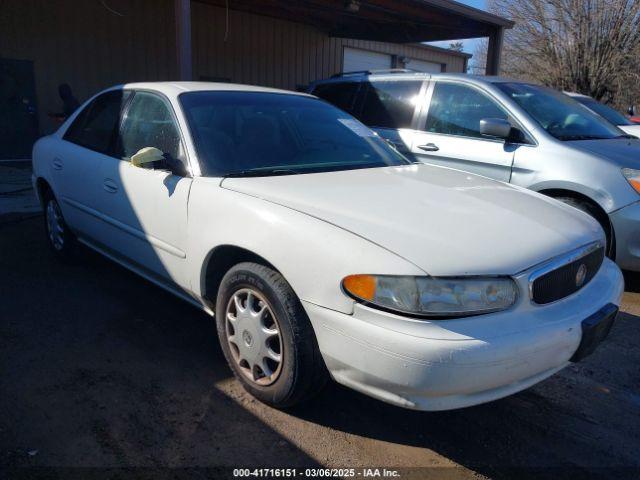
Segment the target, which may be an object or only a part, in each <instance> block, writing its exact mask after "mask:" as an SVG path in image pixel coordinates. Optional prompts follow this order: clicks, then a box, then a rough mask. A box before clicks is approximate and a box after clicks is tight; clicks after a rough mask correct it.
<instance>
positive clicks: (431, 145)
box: [418, 143, 440, 152]
mask: <svg viewBox="0 0 640 480" xmlns="http://www.w3.org/2000/svg"><path fill="white" fill-rule="evenodd" d="M418 148H419V149H420V150H424V151H425V152H437V151H438V150H440V147H438V146H437V145H436V144H435V143H427V144H426V145H418Z"/></svg>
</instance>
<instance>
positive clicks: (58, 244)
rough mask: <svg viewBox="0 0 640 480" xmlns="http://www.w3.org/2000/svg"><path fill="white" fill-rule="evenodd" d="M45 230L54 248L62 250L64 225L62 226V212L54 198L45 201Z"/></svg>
mask: <svg viewBox="0 0 640 480" xmlns="http://www.w3.org/2000/svg"><path fill="white" fill-rule="evenodd" d="M46 214H47V230H48V232H47V233H48V234H49V240H50V241H51V244H52V245H53V248H55V249H56V250H62V247H64V236H63V233H64V227H63V226H62V225H63V223H62V214H61V213H60V208H59V207H58V204H57V203H56V201H55V200H49V203H47V212H46Z"/></svg>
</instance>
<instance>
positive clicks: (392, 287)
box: [342, 275, 518, 317]
mask: <svg viewBox="0 0 640 480" xmlns="http://www.w3.org/2000/svg"><path fill="white" fill-rule="evenodd" d="M342 288H343V290H344V291H345V292H346V293H347V294H349V295H350V296H351V297H353V298H355V299H356V300H359V301H361V302H364V303H367V304H370V305H373V306H377V307H381V308H383V309H388V310H393V311H396V312H400V313H409V314H414V315H421V316H422V315H423V316H429V317H458V316H468V315H479V314H482V313H489V312H497V311H499V310H504V309H506V308H509V307H510V306H511V305H513V304H514V303H515V301H516V298H517V297H518V287H517V286H516V284H515V282H514V281H513V280H512V279H511V278H509V277H466V278H465V277H410V276H393V275H349V276H348V277H345V278H344V279H343V280H342Z"/></svg>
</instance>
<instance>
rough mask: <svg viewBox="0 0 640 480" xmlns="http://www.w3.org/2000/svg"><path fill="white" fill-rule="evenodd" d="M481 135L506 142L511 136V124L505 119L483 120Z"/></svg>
mask: <svg viewBox="0 0 640 480" xmlns="http://www.w3.org/2000/svg"><path fill="white" fill-rule="evenodd" d="M480 134H481V135H486V136H487V137H497V138H503V139H505V140H506V139H508V138H509V137H510V136H511V124H510V123H509V122H508V121H507V120H504V119H503V118H483V119H482V120H480Z"/></svg>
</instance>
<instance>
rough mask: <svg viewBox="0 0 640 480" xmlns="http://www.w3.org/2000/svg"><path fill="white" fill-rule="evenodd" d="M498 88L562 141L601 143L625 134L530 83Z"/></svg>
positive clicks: (562, 96) (572, 102)
mask: <svg viewBox="0 0 640 480" xmlns="http://www.w3.org/2000/svg"><path fill="white" fill-rule="evenodd" d="M496 86H497V87H498V88H499V89H500V90H502V91H503V92H504V93H505V94H507V95H508V96H509V97H510V98H511V99H512V100H513V101H515V102H516V103H517V104H518V105H520V107H522V109H523V110H524V111H525V112H527V113H528V114H529V115H530V116H531V117H533V119H534V120H535V121H536V122H537V123H538V124H540V126H542V128H544V129H545V130H546V131H547V132H548V133H550V134H551V135H553V136H554V137H556V138H557V139H559V140H597V139H605V138H618V137H621V136H623V135H624V132H622V131H621V130H620V129H618V127H616V126H615V125H613V124H611V123H610V122H608V121H607V120H605V119H604V118H602V117H601V116H600V115H597V114H595V113H593V112H592V111H591V110H589V109H588V108H586V107H585V106H583V105H580V104H579V103H578V102H576V101H575V100H574V99H573V98H571V97H569V96H568V95H565V94H563V93H560V92H556V91H555V90H552V89H550V88H546V87H541V86H538V85H529V84H526V83H496Z"/></svg>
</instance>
